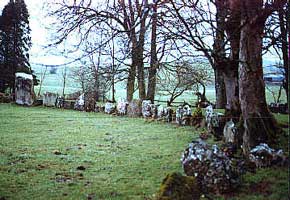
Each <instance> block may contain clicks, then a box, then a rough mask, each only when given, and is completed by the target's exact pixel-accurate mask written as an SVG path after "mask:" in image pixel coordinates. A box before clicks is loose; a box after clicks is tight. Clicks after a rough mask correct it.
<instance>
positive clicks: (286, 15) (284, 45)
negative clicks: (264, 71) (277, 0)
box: [278, 2, 290, 108]
mask: <svg viewBox="0 0 290 200" xmlns="http://www.w3.org/2000/svg"><path fill="white" fill-rule="evenodd" d="M289 5H290V3H289V2H288V5H287V8H286V10H284V9H281V10H279V12H278V13H279V23H280V31H281V39H282V57H283V68H284V71H285V79H284V81H283V88H284V90H285V92H286V97H287V102H289V95H288V91H289V90H288V89H289V77H288V74H289V58H288V42H289V41H288V42H287V22H286V21H287V18H288V19H289V14H290V13H289V9H290V6H289ZM285 18H286V21H285ZM288 23H289V21H288ZM288 26H289V25H288ZM288 108H289V107H288Z"/></svg>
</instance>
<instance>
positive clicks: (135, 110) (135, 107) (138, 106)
mask: <svg viewBox="0 0 290 200" xmlns="http://www.w3.org/2000/svg"><path fill="white" fill-rule="evenodd" d="M128 116H129V117H140V116H142V103H141V101H140V100H132V101H131V102H130V103H129V105H128Z"/></svg>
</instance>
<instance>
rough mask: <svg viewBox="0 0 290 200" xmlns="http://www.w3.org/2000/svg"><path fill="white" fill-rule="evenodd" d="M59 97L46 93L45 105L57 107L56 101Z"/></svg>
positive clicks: (44, 95)
mask: <svg viewBox="0 0 290 200" xmlns="http://www.w3.org/2000/svg"><path fill="white" fill-rule="evenodd" d="M57 97H58V95H57V94H54V93H50V92H46V93H44V94H43V105H44V106H55V104H56V99H57Z"/></svg>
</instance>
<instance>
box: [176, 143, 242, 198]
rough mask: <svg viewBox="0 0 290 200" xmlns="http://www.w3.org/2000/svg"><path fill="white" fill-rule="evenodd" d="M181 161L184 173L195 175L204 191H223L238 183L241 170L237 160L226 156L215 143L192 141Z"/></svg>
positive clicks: (228, 190)
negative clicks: (211, 144) (210, 144)
mask: <svg viewBox="0 0 290 200" xmlns="http://www.w3.org/2000/svg"><path fill="white" fill-rule="evenodd" d="M181 161H182V165H183V169H184V172H185V174H186V175H188V176H195V177H196V178H197V179H198V180H199V181H200V183H201V185H202V188H203V190H205V191H210V192H214V193H225V192H230V191H232V190H234V189H236V188H237V187H238V186H239V185H240V175H241V174H242V173H243V171H242V169H240V168H239V166H238V165H237V163H238V162H237V161H236V160H235V159H233V158H230V157H228V156H227V155H226V154H225V153H224V152H223V151H221V150H220V149H219V148H218V147H217V145H213V146H212V147H210V146H209V145H207V144H206V143H205V142H203V141H193V142H192V143H191V144H190V145H189V147H188V148H187V149H186V150H185V152H184V154H183V156H182V159H181Z"/></svg>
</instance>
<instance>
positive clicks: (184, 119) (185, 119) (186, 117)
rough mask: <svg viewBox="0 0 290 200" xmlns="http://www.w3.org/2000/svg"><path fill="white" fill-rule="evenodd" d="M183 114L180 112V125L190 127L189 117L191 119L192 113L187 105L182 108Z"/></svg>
mask: <svg viewBox="0 0 290 200" xmlns="http://www.w3.org/2000/svg"><path fill="white" fill-rule="evenodd" d="M182 109H183V112H182V125H190V121H191V117H192V111H191V108H190V106H189V105H184V106H183V108H182Z"/></svg>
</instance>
